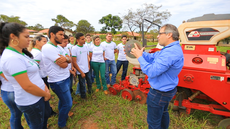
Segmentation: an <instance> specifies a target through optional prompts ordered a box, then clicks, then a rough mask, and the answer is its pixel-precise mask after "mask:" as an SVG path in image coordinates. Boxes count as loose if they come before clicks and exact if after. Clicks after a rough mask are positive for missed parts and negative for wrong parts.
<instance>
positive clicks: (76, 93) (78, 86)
mask: <svg viewBox="0 0 230 129" xmlns="http://www.w3.org/2000/svg"><path fill="white" fill-rule="evenodd" d="M85 92H86V87H85ZM75 95H81V92H80V84H79V82H78V83H77V90H76V92H75Z"/></svg>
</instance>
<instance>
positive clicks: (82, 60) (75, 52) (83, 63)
mask: <svg viewBox="0 0 230 129" xmlns="http://www.w3.org/2000/svg"><path fill="white" fill-rule="evenodd" d="M71 53H72V57H76V58H77V65H78V67H79V68H80V69H81V71H82V72H83V73H87V72H89V64H88V62H89V60H88V54H89V53H88V48H87V46H85V45H83V46H79V45H75V46H74V47H73V48H72V51H71ZM77 74H80V72H78V71H77Z"/></svg>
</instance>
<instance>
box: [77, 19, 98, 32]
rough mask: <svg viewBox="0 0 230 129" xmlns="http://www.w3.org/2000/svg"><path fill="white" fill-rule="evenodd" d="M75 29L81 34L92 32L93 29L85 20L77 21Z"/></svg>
mask: <svg viewBox="0 0 230 129" xmlns="http://www.w3.org/2000/svg"><path fill="white" fill-rule="evenodd" d="M76 31H77V32H81V33H83V34H86V33H91V32H94V31H95V29H94V27H93V26H91V24H90V23H89V22H88V21H87V20H80V21H79V22H78V23H77V29H76Z"/></svg>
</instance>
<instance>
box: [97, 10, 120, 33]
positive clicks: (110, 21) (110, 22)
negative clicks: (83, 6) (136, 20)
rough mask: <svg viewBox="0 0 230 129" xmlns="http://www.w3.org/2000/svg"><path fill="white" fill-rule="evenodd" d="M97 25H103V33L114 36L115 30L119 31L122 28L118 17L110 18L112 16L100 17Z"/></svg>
mask: <svg viewBox="0 0 230 129" xmlns="http://www.w3.org/2000/svg"><path fill="white" fill-rule="evenodd" d="M99 23H100V24H105V26H104V27H102V29H101V31H103V32H107V31H111V33H113V34H116V32H117V31H116V30H118V31H119V30H120V29H121V28H122V20H121V18H120V17H119V16H112V14H109V15H107V16H104V17H102V18H101V19H100V20H99Z"/></svg>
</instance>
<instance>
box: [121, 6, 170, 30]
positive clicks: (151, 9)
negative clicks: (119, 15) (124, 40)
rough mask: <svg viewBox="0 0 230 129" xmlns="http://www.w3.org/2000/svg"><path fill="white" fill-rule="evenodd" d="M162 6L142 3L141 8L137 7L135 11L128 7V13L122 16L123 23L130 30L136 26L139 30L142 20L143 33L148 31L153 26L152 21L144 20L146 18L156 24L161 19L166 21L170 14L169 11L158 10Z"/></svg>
mask: <svg viewBox="0 0 230 129" xmlns="http://www.w3.org/2000/svg"><path fill="white" fill-rule="evenodd" d="M161 7H162V6H155V5H153V4H143V5H142V7H141V8H138V9H137V10H136V11H133V10H132V9H129V11H128V13H127V14H126V15H124V16H123V21H124V24H125V25H127V26H128V28H129V29H130V31H131V32H133V31H134V30H135V29H136V28H138V29H139V31H140V32H141V29H142V22H144V29H145V30H146V31H145V33H147V32H148V31H149V29H151V28H152V27H155V26H154V25H153V24H152V23H149V22H147V21H144V19H147V20H149V21H151V22H153V23H156V24H162V22H163V21H166V20H167V19H168V18H169V17H170V16H171V14H170V12H168V11H167V10H166V11H159V9H160V8H161Z"/></svg>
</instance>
